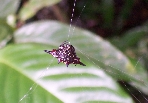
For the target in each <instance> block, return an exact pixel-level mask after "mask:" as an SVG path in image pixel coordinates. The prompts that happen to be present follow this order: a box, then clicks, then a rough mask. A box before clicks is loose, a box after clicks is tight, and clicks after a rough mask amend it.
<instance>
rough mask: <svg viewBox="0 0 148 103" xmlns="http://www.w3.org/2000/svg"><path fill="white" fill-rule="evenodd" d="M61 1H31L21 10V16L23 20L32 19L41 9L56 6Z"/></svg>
mask: <svg viewBox="0 0 148 103" xmlns="http://www.w3.org/2000/svg"><path fill="white" fill-rule="evenodd" d="M60 1H61V0H29V1H28V2H27V3H26V4H25V5H24V7H23V8H22V9H21V11H20V13H19V16H20V18H21V19H22V20H26V19H28V18H30V17H32V16H33V15H34V14H35V13H36V12H37V11H38V10H39V9H41V8H43V7H45V6H51V5H54V4H56V3H58V2H60Z"/></svg>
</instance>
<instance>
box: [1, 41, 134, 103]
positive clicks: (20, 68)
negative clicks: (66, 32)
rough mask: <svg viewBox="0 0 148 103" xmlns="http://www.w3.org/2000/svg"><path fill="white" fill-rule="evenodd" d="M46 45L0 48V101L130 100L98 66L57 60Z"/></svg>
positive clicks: (126, 102)
mask: <svg viewBox="0 0 148 103" xmlns="http://www.w3.org/2000/svg"><path fill="white" fill-rule="evenodd" d="M47 47H48V48H49V49H52V47H51V46H45V45H40V44H28V43H25V44H15V45H9V46H7V47H5V48H4V49H2V50H0V85H1V88H0V91H1V92H0V95H1V96H0V103H63V102H64V103H85V102H92V101H96V102H99V103H100V102H117V103H119V102H120V103H121V102H122V103H133V102H132V100H131V98H130V97H129V96H128V95H127V94H126V93H125V92H124V91H123V90H122V89H121V88H120V87H119V86H118V85H117V83H116V82H115V81H114V80H113V79H112V78H111V77H109V76H108V75H106V74H105V72H103V71H102V70H101V69H98V68H96V67H95V66H93V65H90V64H89V65H87V66H85V67H84V66H80V65H77V66H73V65H70V66H69V67H68V68H67V67H66V66H65V65H63V64H62V63H61V64H57V60H53V57H52V56H50V55H48V54H46V53H44V51H43V50H44V49H46V48H47ZM83 61H84V62H85V63H86V64H88V62H87V61H85V60H83Z"/></svg>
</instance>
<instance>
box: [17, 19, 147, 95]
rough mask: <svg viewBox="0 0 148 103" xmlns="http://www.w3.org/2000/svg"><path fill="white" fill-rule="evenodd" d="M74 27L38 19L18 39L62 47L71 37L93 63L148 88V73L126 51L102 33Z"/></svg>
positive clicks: (19, 33)
mask: <svg viewBox="0 0 148 103" xmlns="http://www.w3.org/2000/svg"><path fill="white" fill-rule="evenodd" d="M72 28H73V27H72ZM72 28H70V33H69V32H68V31H69V27H68V26H67V25H64V24H61V23H59V22H56V21H40V22H35V23H32V24H28V25H26V26H24V27H22V28H21V29H19V30H18V31H16V33H15V41H16V42H17V43H28V42H36V43H41V44H47V45H52V46H55V47H54V48H58V46H59V45H60V44H61V43H62V42H63V41H65V40H67V39H68V40H69V41H70V42H71V44H72V45H73V46H74V47H75V48H76V52H77V53H78V55H80V54H81V55H82V56H81V58H83V59H84V60H87V61H88V62H89V65H94V66H96V67H97V68H103V69H104V70H105V71H106V72H107V73H109V74H110V75H111V76H112V77H114V78H117V79H119V80H126V81H130V82H136V83H140V84H141V83H142V85H144V87H145V88H147V87H146V85H145V84H143V80H144V83H146V82H147V74H146V71H145V70H144V69H143V68H135V64H132V63H131V62H130V60H129V59H128V58H127V57H126V56H125V55H124V54H123V53H122V52H120V51H119V50H117V49H116V48H115V47H114V46H112V45H111V44H110V43H109V42H107V41H105V40H103V39H102V38H101V37H99V36H96V35H94V34H93V33H91V32H89V31H86V30H82V29H79V28H74V31H73V30H72ZM68 35H69V36H68ZM68 37H69V38H68ZM47 49H48V48H47ZM49 50H51V49H49ZM84 63H85V62H84ZM139 69H140V70H139ZM145 80H146V81H145ZM143 92H146V91H143Z"/></svg>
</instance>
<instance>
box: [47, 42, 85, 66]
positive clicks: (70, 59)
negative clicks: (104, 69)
mask: <svg viewBox="0 0 148 103" xmlns="http://www.w3.org/2000/svg"><path fill="white" fill-rule="evenodd" d="M44 51H45V52H46V53H48V54H51V55H52V56H53V57H55V58H57V59H58V64H59V63H60V62H63V63H65V64H66V66H67V67H68V65H69V64H75V66H76V64H80V65H83V66H86V65H85V64H83V63H82V62H80V58H78V57H77V55H76V52H75V48H74V47H73V46H72V45H70V44H69V43H67V42H66V41H64V42H63V43H62V44H61V45H60V46H59V48H58V49H53V50H52V51H49V50H44Z"/></svg>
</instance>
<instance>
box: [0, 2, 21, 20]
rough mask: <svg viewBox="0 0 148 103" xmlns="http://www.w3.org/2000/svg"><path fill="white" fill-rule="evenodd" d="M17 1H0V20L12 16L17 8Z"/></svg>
mask: <svg viewBox="0 0 148 103" xmlns="http://www.w3.org/2000/svg"><path fill="white" fill-rule="evenodd" d="M18 5H19V0H0V18H5V17H7V16H8V15H10V14H14V13H15V12H16V10H17V8H18Z"/></svg>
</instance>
